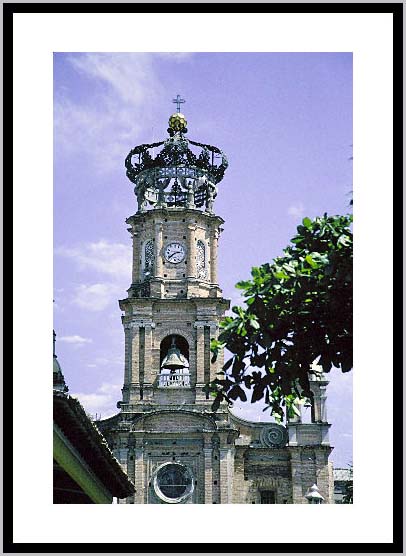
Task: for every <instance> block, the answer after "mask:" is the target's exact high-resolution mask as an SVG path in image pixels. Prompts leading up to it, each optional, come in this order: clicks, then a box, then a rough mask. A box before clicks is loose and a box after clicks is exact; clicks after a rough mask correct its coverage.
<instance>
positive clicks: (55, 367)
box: [53, 357, 62, 375]
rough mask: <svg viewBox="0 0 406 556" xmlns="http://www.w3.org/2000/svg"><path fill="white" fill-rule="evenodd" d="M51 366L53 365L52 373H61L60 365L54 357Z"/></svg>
mask: <svg viewBox="0 0 406 556" xmlns="http://www.w3.org/2000/svg"><path fill="white" fill-rule="evenodd" d="M53 367H54V375H55V374H57V375H59V374H62V369H61V366H60V364H59V361H58V359H57V358H56V357H54V363H53Z"/></svg>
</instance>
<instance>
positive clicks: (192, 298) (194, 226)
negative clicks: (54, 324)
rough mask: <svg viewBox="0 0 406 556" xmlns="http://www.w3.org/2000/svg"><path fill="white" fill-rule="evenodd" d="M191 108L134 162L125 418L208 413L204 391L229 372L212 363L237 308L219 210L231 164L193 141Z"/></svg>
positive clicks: (129, 161)
mask: <svg viewBox="0 0 406 556" xmlns="http://www.w3.org/2000/svg"><path fill="white" fill-rule="evenodd" d="M182 101H183V102H184V100H183V99H181V98H180V97H179V95H178V97H177V99H176V100H175V101H174V102H176V103H177V105H178V106H177V112H175V113H174V114H173V115H172V116H171V117H170V118H169V128H168V134H169V137H168V138H167V139H166V140H164V141H161V142H158V143H154V144H150V145H146V144H144V145H139V146H137V147H135V148H134V149H132V150H131V151H130V153H129V154H128V156H127V158H126V160H125V166H126V170H127V177H128V178H129V180H130V181H131V182H132V183H133V184H134V185H135V187H134V193H135V195H136V198H137V203H138V210H137V212H136V213H135V214H133V215H132V216H130V217H129V218H128V219H127V220H126V223H127V224H128V225H129V227H128V231H129V232H130V234H131V236H132V241H133V261H132V283H131V286H130V288H129V289H128V297H127V298H126V299H123V300H121V301H120V308H121V310H122V311H124V316H123V319H122V321H123V326H124V333H125V371H124V386H123V390H122V392H123V398H122V401H121V402H119V404H118V405H119V407H120V408H121V410H122V411H125V412H131V411H133V410H135V409H136V408H137V410H138V409H140V407H141V406H143V407H146V406H148V407H149V406H151V407H156V406H161V407H165V406H170V405H172V404H183V405H185V404H186V405H190V406H194V405H195V404H203V405H204V406H205V407H206V408H209V407H210V404H211V403H212V400H210V399H209V398H208V395H207V394H206V393H205V391H204V385H205V384H206V383H207V382H209V380H211V379H214V378H215V375H216V373H217V372H218V371H219V370H221V366H222V362H221V360H220V361H216V363H211V354H210V340H211V339H212V338H215V337H216V336H217V333H218V323H219V321H220V320H221V319H222V318H223V317H224V313H225V311H226V310H227V309H228V308H229V301H228V300H225V299H223V297H222V291H221V289H220V286H219V284H218V275H217V250H218V241H219V236H220V234H221V231H222V228H221V226H222V224H223V223H224V221H223V219H222V218H221V217H220V216H217V215H216V214H215V213H214V200H215V198H216V196H217V188H218V183H219V182H220V181H221V180H222V178H223V175H224V172H225V170H226V168H227V166H228V162H227V159H226V156H225V155H224V153H223V152H222V151H220V150H219V149H218V148H217V147H213V146H210V145H205V144H202V143H198V142H196V141H192V140H191V139H188V138H187V137H186V134H187V127H186V126H187V122H186V118H185V116H184V115H183V114H181V113H180V104H181V102H182ZM158 149H159V151H158V153H157V154H155V153H156V151H157V150H158Z"/></svg>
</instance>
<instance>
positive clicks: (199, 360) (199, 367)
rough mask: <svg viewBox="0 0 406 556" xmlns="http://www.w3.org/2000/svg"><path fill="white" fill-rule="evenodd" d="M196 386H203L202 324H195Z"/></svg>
mask: <svg viewBox="0 0 406 556" xmlns="http://www.w3.org/2000/svg"><path fill="white" fill-rule="evenodd" d="M195 328H196V384H204V323H200V322H196V323H195Z"/></svg>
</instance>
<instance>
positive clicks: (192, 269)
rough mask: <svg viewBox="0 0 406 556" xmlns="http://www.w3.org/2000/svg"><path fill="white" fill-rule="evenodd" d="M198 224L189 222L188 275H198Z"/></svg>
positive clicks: (188, 276) (190, 276) (193, 276)
mask: <svg viewBox="0 0 406 556" xmlns="http://www.w3.org/2000/svg"><path fill="white" fill-rule="evenodd" d="M195 232H196V225H195V224H194V223H193V224H192V223H189V224H188V227H187V240H186V241H187V268H186V277H187V278H195V277H196V237H195Z"/></svg>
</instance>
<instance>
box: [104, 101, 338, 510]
mask: <svg viewBox="0 0 406 556" xmlns="http://www.w3.org/2000/svg"><path fill="white" fill-rule="evenodd" d="M182 101H183V99H180V97H179V95H178V97H177V99H176V100H175V102H176V103H177V104H178V109H177V112H176V113H175V114H173V115H172V116H171V117H170V119H169V128H168V134H169V137H168V138H167V139H166V140H164V141H161V142H158V143H153V144H149V145H140V146H137V147H135V148H134V149H132V150H131V151H130V153H129V154H128V156H127V158H126V160H125V166H126V169H127V177H128V178H129V180H130V181H131V182H132V183H133V184H134V185H135V187H134V192H135V195H136V198H137V203H138V210H137V212H136V213H135V214H133V215H132V216H130V217H129V218H128V219H127V220H126V222H127V224H128V226H129V227H128V231H129V232H130V234H131V236H132V242H133V257H132V281H131V285H130V287H129V289H128V296H127V297H126V298H125V299H122V300H120V302H119V303H120V308H121V310H122V311H123V313H124V315H123V317H122V323H123V327H124V334H125V359H124V385H123V389H122V400H120V401H119V402H118V404H117V405H118V407H119V409H120V412H119V413H118V414H117V415H116V416H114V417H111V418H110V419H106V420H104V421H98V422H97V425H98V427H99V429H100V430H101V431H102V432H103V434H104V435H105V437H106V439H107V441H108V443H109V445H110V447H111V448H112V449H113V451H114V454H115V456H116V457H117V459H118V460H119V461H120V463H121V465H122V467H123V469H124V470H125V471H126V472H127V474H128V476H129V478H130V479H131V481H132V482H133V483H134V484H135V487H136V491H135V494H134V496H130V497H129V498H127V499H125V500H121V501H120V503H126V504H159V503H160V504H162V503H167V504H173V503H188V504H196V503H197V504H220V503H221V504H224V503H250V504H253V503H266V504H268V503H302V504H303V503H307V499H306V498H305V495H306V493H307V492H308V489H309V488H310V487H312V486H313V485H317V487H318V488H319V489H320V493H321V497H322V498H324V500H325V502H327V503H330V502H331V500H332V468H331V465H330V464H329V462H328V456H329V454H330V452H331V447H330V445H329V441H328V429H329V426H330V425H329V424H328V423H327V419H326V412H325V387H326V385H327V381H326V380H325V378H324V375H322V374H320V373H318V375H317V376H316V375H313V376H314V380H313V379H312V382H311V384H312V389H313V393H314V397H313V402H312V403H313V407H312V408H311V419H310V422H309V423H305V422H303V420H302V419H301V417H298V416H296V417H292V418H291V419H290V421H289V422H287V423H286V426H283V425H280V424H276V423H260V422H258V421H257V422H250V421H246V420H244V419H240V418H238V417H236V416H235V415H233V414H232V413H230V412H229V408H228V407H227V406H226V405H225V404H221V406H220V407H219V409H218V410H217V411H216V413H213V412H212V411H211V405H212V401H213V398H209V395H208V394H207V393H206V390H205V384H207V383H208V382H209V381H210V380H213V379H214V378H215V377H216V374H217V373H218V372H220V371H221V370H222V366H223V360H222V358H221V357H219V358H218V359H217V361H216V362H215V363H213V362H212V361H211V353H210V342H211V339H213V338H216V337H217V335H218V330H219V322H220V321H221V320H222V319H223V317H224V314H225V311H226V310H227V309H228V308H229V301H228V300H225V299H224V298H223V297H222V291H221V288H220V285H219V283H218V275H217V250H218V241H219V236H220V234H221V231H222V225H223V223H224V221H223V219H222V218H221V217H220V216H217V215H216V214H215V212H214V201H215V199H216V196H217V188H218V184H219V183H220V181H221V180H222V178H223V176H224V172H225V170H226V168H227V166H228V163H227V159H226V156H225V155H224V153H223V152H222V151H220V150H219V149H218V148H217V147H213V146H210V145H205V144H202V143H198V142H196V141H192V140H191V139H189V138H187V137H186V135H187V128H186V126H187V123H186V119H185V116H183V114H181V113H180V103H181V102H182ZM298 413H299V412H298ZM320 499H321V498H320Z"/></svg>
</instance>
